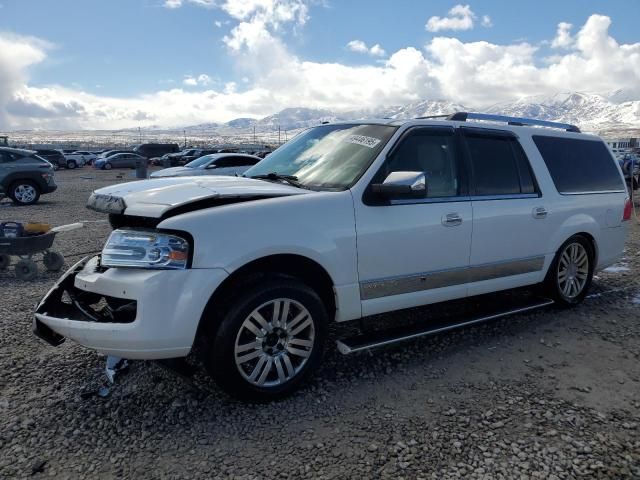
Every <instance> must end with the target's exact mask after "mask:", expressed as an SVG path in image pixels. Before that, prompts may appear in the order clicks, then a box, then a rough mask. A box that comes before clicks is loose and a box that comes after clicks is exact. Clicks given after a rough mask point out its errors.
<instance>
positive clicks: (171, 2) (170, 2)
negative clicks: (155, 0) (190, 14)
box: [164, 0, 182, 8]
mask: <svg viewBox="0 0 640 480" xmlns="http://www.w3.org/2000/svg"><path fill="white" fill-rule="evenodd" d="M164 6H165V7H166V8H180V7H181V6H182V0H165V2H164Z"/></svg>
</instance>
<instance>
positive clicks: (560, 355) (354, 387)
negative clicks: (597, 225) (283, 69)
mask: <svg viewBox="0 0 640 480" xmlns="http://www.w3.org/2000/svg"><path fill="white" fill-rule="evenodd" d="M118 176H124V178H117V177H118ZM128 178H131V171H129V170H127V171H123V172H120V173H118V172H117V171H111V172H96V171H94V170H92V169H90V168H85V169H83V170H78V171H62V172H59V173H58V174H57V179H58V183H59V184H60V188H59V189H58V191H57V192H56V193H54V194H52V195H47V196H43V197H42V199H41V203H40V204H39V205H37V206H33V207H23V208H17V207H13V206H12V205H11V204H10V203H8V202H7V201H3V202H0V221H6V220H25V221H26V220H30V221H47V222H49V223H52V224H54V225H59V224H64V223H70V222H75V221H81V220H85V221H102V220H104V216H102V215H99V214H96V213H93V212H90V211H89V210H86V209H85V208H84V203H85V201H86V199H87V197H88V195H89V193H90V192H91V191H92V190H93V189H95V188H97V187H99V186H104V185H108V184H110V183H113V182H116V181H123V180H124V179H128ZM633 223H634V225H633V227H632V232H631V235H630V237H629V240H628V244H627V249H626V256H625V258H624V259H623V261H622V262H621V263H620V264H618V265H617V267H616V268H613V269H611V270H610V271H608V272H602V273H600V274H598V276H597V278H596V279H595V282H594V286H593V290H592V294H591V295H590V297H589V298H588V299H587V300H586V301H585V302H584V304H582V305H581V306H579V307H577V308H575V309H572V310H559V309H555V308H549V309H546V310H541V311H537V312H534V313H530V314H521V315H517V316H514V317H511V318H506V319H503V320H499V321H495V322H492V323H489V324H485V325H482V326H477V327H473V328H467V329H465V330H461V331H457V332H452V333H447V334H441V335H439V336H435V337H431V338H426V339H422V340H419V341H413V342H410V343H407V344H404V345H402V346H397V347H393V348H386V349H380V350H377V351H374V352H371V353H363V354H358V355H353V356H347V357H344V356H342V355H340V354H339V353H337V351H336V350H335V348H333V346H332V344H330V345H329V348H328V351H327V355H326V360H325V363H324V365H323V367H322V368H321V370H320V372H319V374H318V375H317V376H316V377H315V378H314V379H313V380H312V381H311V382H310V383H309V384H308V385H307V386H306V387H305V388H303V389H302V390H301V391H299V392H298V393H296V394H295V395H294V396H292V397H290V398H288V399H286V400H284V401H281V402H278V403H272V404H267V405H251V404H243V403H239V402H237V401H235V400H232V399H230V398H229V397H227V396H226V395H225V394H223V393H222V392H221V391H220V390H219V389H218V388H217V387H216V386H215V385H214V384H212V383H211V382H209V381H208V380H207V379H206V377H204V376H203V375H201V374H198V375H196V377H195V378H194V379H193V381H187V380H184V379H182V378H180V377H177V376H176V375H174V374H173V373H170V372H167V371H165V370H163V369H161V368H160V367H159V366H158V365H156V364H155V363H145V362H137V363H134V364H132V366H131V369H130V372H129V373H128V374H127V375H126V376H124V377H123V378H122V379H121V382H120V384H119V386H118V387H117V388H116V389H115V390H114V391H113V392H112V394H111V396H110V397H109V398H107V399H102V398H99V397H96V396H90V397H89V398H84V396H83V395H81V393H82V392H83V391H86V389H87V388H88V386H91V385H95V384H97V382H99V381H100V379H101V378H102V368H103V366H104V357H101V356H100V355H98V354H96V353H94V352H92V351H89V350H86V349H84V348H82V347H79V346H78V345H76V344H73V343H72V342H66V343H65V344H63V345H62V346H61V347H59V348H53V347H50V346H49V345H47V344H45V343H44V342H42V341H40V340H39V339H37V338H36V337H34V336H33V335H32V334H31V318H32V311H33V308H34V305H35V304H36V302H37V301H38V300H39V299H40V298H41V297H42V295H43V294H44V293H45V292H46V291H47V289H48V288H49V287H50V286H51V285H52V284H53V282H54V281H55V280H56V279H57V277H58V274H52V273H41V274H40V275H39V277H38V279H37V280H35V281H31V282H24V281H18V280H16V279H15V277H14V276H13V273H12V272H11V271H4V272H0V294H1V297H0V477H2V478H21V477H30V476H35V477H36V478H44V477H55V478H73V479H75V478H238V479H254V478H255V479H258V478H260V479H262V478H274V479H275V478H278V479H282V478H314V479H317V478H325V479H328V478H394V479H395V478H407V479H413V478H424V479H432V478H433V479H447V478H545V479H554V478H558V479H559V478H616V479H618V478H640V362H639V360H640V314H639V313H640V279H639V277H638V273H639V272H640V226H639V225H637V224H636V222H635V221H634V222H633ZM87 225H88V226H87V228H85V229H83V230H77V231H73V232H68V233H66V234H61V235H59V237H58V239H57V247H58V249H59V250H60V251H61V252H63V253H64V255H65V256H66V258H67V263H70V262H73V261H75V260H78V259H80V258H81V256H83V254H85V253H86V252H91V251H97V250H99V249H100V248H101V246H102V244H103V242H104V240H105V238H106V236H107V235H108V232H109V228H108V226H107V225H106V224H105V223H88V224H87ZM428 314H429V310H428V309H414V310H411V311H409V312H401V313H398V314H394V315H389V316H387V317H385V319H384V320H385V321H389V322H394V321H398V320H400V319H403V318H405V317H406V316H413V317H415V318H417V317H427V316H428Z"/></svg>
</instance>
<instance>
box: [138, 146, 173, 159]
mask: <svg viewBox="0 0 640 480" xmlns="http://www.w3.org/2000/svg"><path fill="white" fill-rule="evenodd" d="M133 151H134V152H135V153H137V154H138V155H141V156H143V157H146V158H154V157H161V156H162V155H164V154H166V153H177V152H179V151H180V147H179V146H178V144H177V143H143V144H142V145H138V146H137V147H135V148H134V149H133Z"/></svg>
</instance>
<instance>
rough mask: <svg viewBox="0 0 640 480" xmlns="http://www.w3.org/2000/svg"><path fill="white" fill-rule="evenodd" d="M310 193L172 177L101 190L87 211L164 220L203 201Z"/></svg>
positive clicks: (241, 181) (232, 180) (250, 182)
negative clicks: (178, 208) (174, 210)
mask: <svg viewBox="0 0 640 480" xmlns="http://www.w3.org/2000/svg"><path fill="white" fill-rule="evenodd" d="M306 193H310V192H309V191H308V190H302V189H300V188H296V187H293V186H290V185H286V184H283V183H276V182H267V181H264V180H257V179H251V178H244V177H225V176H200V177H168V178H155V179H150V180H140V181H137V182H128V183H121V184H119V185H112V186H110V187H105V188H100V189H98V190H95V191H94V192H93V193H92V194H91V196H90V197H89V201H88V202H87V208H90V209H91V210H96V211H98V212H105V213H116V214H126V215H136V216H143V217H154V218H160V217H162V216H163V215H165V214H166V213H167V212H169V211H170V210H172V209H174V208H176V207H180V206H183V205H188V204H190V203H195V202H199V201H203V200H209V199H210V200H216V199H220V200H228V199H234V198H237V199H238V201H242V200H246V199H251V198H255V199H262V198H273V197H282V196H287V195H300V194H306ZM225 203H229V202H225ZM202 208H206V207H202Z"/></svg>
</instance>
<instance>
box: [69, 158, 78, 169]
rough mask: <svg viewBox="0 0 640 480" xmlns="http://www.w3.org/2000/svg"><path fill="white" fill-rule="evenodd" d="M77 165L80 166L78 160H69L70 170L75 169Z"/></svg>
mask: <svg viewBox="0 0 640 480" xmlns="http://www.w3.org/2000/svg"><path fill="white" fill-rule="evenodd" d="M77 166H78V164H77V163H76V161H75V160H69V161H68V162H67V168H68V169H69V170H73V169H74V168H76V167H77Z"/></svg>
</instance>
